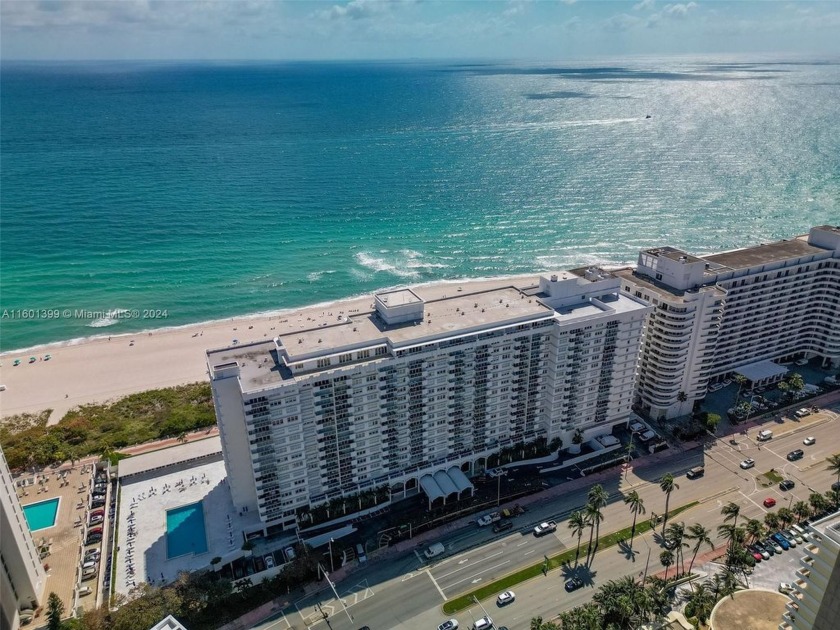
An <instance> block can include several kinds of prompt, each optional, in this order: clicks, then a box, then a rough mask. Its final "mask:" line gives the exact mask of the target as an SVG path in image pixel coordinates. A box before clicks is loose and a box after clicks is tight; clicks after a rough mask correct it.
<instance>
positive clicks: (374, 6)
mask: <svg viewBox="0 0 840 630" xmlns="http://www.w3.org/2000/svg"><path fill="white" fill-rule="evenodd" d="M390 4H391V3H388V2H381V1H380V0H351V1H350V2H348V3H347V4H334V5H333V6H331V7H330V8H329V9H324V10H323V11H318V12H317V13H316V15H317V16H318V17H321V18H323V19H327V20H343V19H349V20H364V19H367V18H369V17H371V16H373V15H376V14H378V13H383V12H385V11H387V10H388V9H389V8H390V6H389V5H390Z"/></svg>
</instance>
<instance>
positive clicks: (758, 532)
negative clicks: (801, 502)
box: [746, 505, 808, 542]
mask: <svg viewBox="0 0 840 630" xmlns="http://www.w3.org/2000/svg"><path fill="white" fill-rule="evenodd" d="M807 507H808V506H807V505H806V506H805V508H806V509H807ZM746 529H747V534H749V535H750V540H751V541H752V542H755V541H756V540H758V539H759V538H761V537H762V536H763V535H764V523H762V522H761V521H759V520H758V519H757V518H751V519H749V520H748V521H747V526H746Z"/></svg>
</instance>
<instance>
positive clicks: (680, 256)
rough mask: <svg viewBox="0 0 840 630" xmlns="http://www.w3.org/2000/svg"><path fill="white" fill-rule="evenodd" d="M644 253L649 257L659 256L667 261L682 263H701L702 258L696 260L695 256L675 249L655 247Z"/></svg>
mask: <svg viewBox="0 0 840 630" xmlns="http://www.w3.org/2000/svg"><path fill="white" fill-rule="evenodd" d="M645 253H646V254H650V255H651V256H659V257H661V258H668V259H669V260H676V261H678V262H684V263H696V262H703V259H702V258H698V257H697V256H694V255H692V254H689V253H687V252H684V251H682V250H681V249H677V248H675V247H655V248H653V249H646V250H645Z"/></svg>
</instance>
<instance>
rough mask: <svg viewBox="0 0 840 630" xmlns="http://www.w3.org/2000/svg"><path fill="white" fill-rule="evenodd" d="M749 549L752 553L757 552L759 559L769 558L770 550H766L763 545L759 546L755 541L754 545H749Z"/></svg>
mask: <svg viewBox="0 0 840 630" xmlns="http://www.w3.org/2000/svg"><path fill="white" fill-rule="evenodd" d="M750 551H752V552H753V554H756V553H757V554H758V555H760V556H761V559H763V560H769V559H770V552H769V551H767V550H766V549H765V548H764V547H760V546H759V545H758V544H757V543H756V544H754V545H750Z"/></svg>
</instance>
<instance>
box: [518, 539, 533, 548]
mask: <svg viewBox="0 0 840 630" xmlns="http://www.w3.org/2000/svg"><path fill="white" fill-rule="evenodd" d="M529 542H531V541H530V540H525V541H523V542H521V543H519V544H518V545H516V546H517V547H521V546H522V545H527V544H528V543H529Z"/></svg>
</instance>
